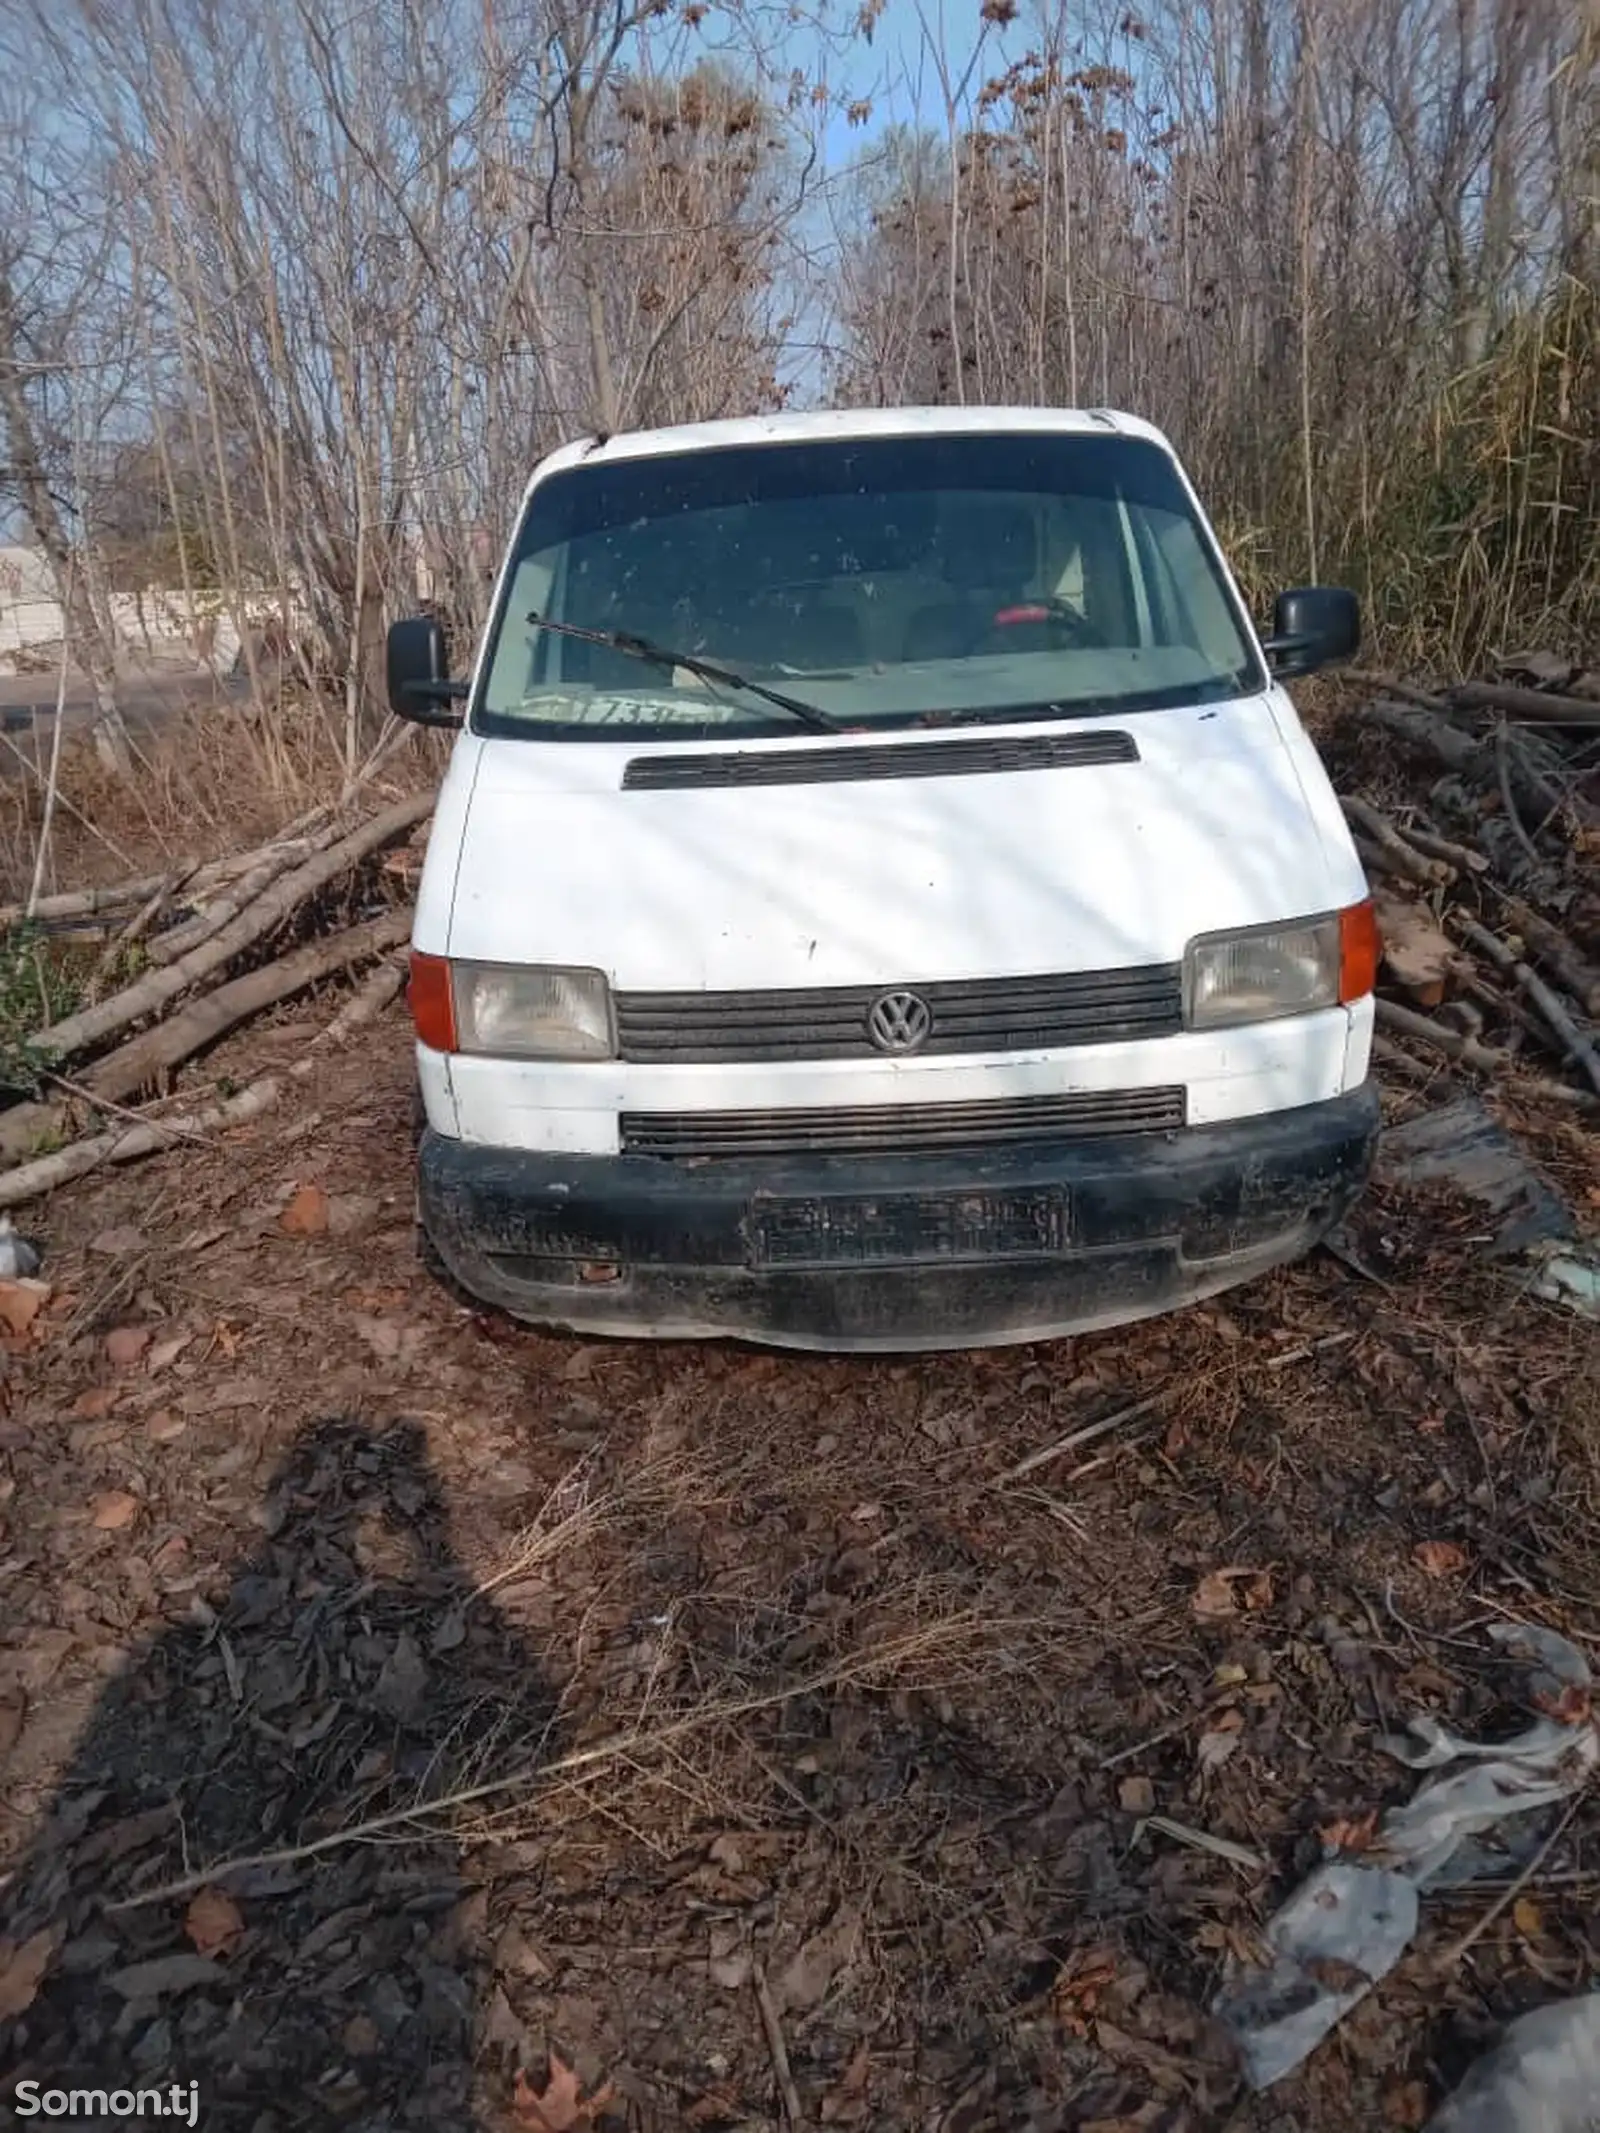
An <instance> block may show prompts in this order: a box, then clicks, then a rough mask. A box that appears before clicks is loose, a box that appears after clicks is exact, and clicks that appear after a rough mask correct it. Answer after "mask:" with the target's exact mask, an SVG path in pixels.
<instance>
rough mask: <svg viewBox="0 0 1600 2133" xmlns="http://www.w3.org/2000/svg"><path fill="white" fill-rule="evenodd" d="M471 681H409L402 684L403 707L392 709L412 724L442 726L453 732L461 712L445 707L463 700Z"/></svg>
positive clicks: (458, 725) (467, 694) (460, 723)
mask: <svg viewBox="0 0 1600 2133" xmlns="http://www.w3.org/2000/svg"><path fill="white" fill-rule="evenodd" d="M471 690H472V684H471V683H470V682H466V681H408V682H404V683H402V685H401V696H402V698H403V701H404V708H403V709H402V708H401V707H400V706H399V705H396V706H395V709H396V710H398V711H399V713H400V716H401V717H402V718H406V719H409V720H410V721H411V723H412V725H414V726H443V727H447V728H448V729H450V730H451V731H452V732H455V731H459V729H460V728H461V726H462V725H463V724H464V723H465V721H464V717H463V714H462V713H461V712H459V711H452V710H450V709H449V708H448V706H450V705H451V704H458V703H464V702H465V701H466V699H467V697H468V696H469V695H470V694H471Z"/></svg>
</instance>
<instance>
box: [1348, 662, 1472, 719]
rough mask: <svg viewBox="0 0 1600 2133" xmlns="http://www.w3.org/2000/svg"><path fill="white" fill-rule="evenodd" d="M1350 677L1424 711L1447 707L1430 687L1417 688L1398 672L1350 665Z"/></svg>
mask: <svg viewBox="0 0 1600 2133" xmlns="http://www.w3.org/2000/svg"><path fill="white" fill-rule="evenodd" d="M1350 679H1351V680H1352V681H1358V682H1360V683H1361V684H1362V685H1363V686H1364V687H1366V688H1369V689H1381V690H1382V691H1383V693H1384V695H1385V696H1398V697H1400V698H1401V699H1402V701H1404V702H1405V703H1408V704H1418V705H1420V706H1421V708H1422V709H1423V710H1424V711H1446V710H1448V709H1449V706H1448V704H1447V703H1446V702H1445V699H1444V698H1443V697H1442V696H1439V695H1437V694H1436V693H1435V692H1434V691H1432V690H1430V689H1419V688H1418V687H1417V685H1416V683H1415V682H1411V681H1402V680H1401V678H1400V676H1399V675H1398V674H1381V673H1378V672H1376V671H1375V670H1374V669H1373V668H1371V667H1352V668H1351V669H1350Z"/></svg>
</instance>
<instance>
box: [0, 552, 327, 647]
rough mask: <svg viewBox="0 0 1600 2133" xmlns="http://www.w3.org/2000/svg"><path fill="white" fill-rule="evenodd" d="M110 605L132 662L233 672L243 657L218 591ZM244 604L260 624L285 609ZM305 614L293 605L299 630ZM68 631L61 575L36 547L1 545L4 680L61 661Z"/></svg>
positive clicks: (164, 593)
mask: <svg viewBox="0 0 1600 2133" xmlns="http://www.w3.org/2000/svg"><path fill="white" fill-rule="evenodd" d="M110 604H111V624H112V628H113V629H114V630H115V631H116V634H117V644H118V649H119V651H120V652H122V653H125V654H126V655H127V657H128V658H129V659H130V660H132V661H135V662H143V663H147V664H155V665H161V666H186V667H195V666H200V667H210V668H211V669H212V670H213V672H215V673H218V674H226V673H228V672H230V671H231V669H232V667H233V664H234V661H235V660H236V659H237V658H238V656H239V631H238V626H237V624H236V623H235V621H234V617H233V615H232V614H231V613H230V612H229V608H228V605H227V604H225V603H224V602H223V600H222V599H221V597H220V595H218V594H217V593H214V592H198V593H195V594H194V595H193V596H192V597H186V596H185V594H184V593H183V591H182V590H181V588H180V589H179V590H177V591H172V590H169V589H166V588H163V587H160V586H150V587H148V588H147V589H146V590H145V591H143V592H138V593H113V594H112V595H111V603H110ZM238 605H240V606H242V608H243V610H244V613H245V615H246V618H247V619H248V620H249V621H250V622H252V623H254V624H258V625H259V624H263V623H265V622H267V621H269V620H272V619H274V618H275V617H277V616H278V615H279V614H280V613H281V611H282V602H281V601H280V600H279V599H277V598H276V597H275V596H274V595H272V594H270V593H249V594H246V595H245V597H244V599H243V600H242V601H241V602H239V603H238ZM298 609H299V603H298V602H295V603H292V611H291V619H292V620H293V621H294V622H295V623H297V624H298V623H302V622H303V621H304V619H305V618H304V617H303V615H302V614H300V613H299V611H298ZM62 627H63V624H62V610H61V602H60V600H59V599H58V598H57V596H56V581H55V573H54V572H53V571H52V570H51V568H50V564H49V562H48V560H47V559H46V557H45V556H44V555H43V554H42V553H41V551H40V550H39V549H37V548H28V547H24V546H21V545H20V544H19V545H15V546H9V547H8V546H0V674H9V673H16V672H18V671H20V670H22V669H23V668H29V669H34V670H37V668H38V667H39V666H40V665H41V664H48V663H53V661H54V660H55V659H56V658H58V657H59V656H60V651H61V636H62Z"/></svg>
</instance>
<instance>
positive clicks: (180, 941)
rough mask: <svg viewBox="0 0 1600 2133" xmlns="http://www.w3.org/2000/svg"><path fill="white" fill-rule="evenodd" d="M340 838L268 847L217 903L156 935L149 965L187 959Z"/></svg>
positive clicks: (328, 835) (326, 834)
mask: <svg viewBox="0 0 1600 2133" xmlns="http://www.w3.org/2000/svg"><path fill="white" fill-rule="evenodd" d="M338 835H339V832H338V830H337V829H336V828H334V829H327V830H324V831H323V833H322V834H321V836H320V837H313V838H311V839H310V840H309V841H307V840H305V839H296V840H295V842H293V843H286V844H277V845H267V846H265V847H264V848H263V850H262V853H261V856H260V858H259V859H257V860H256V862H255V864H254V865H253V866H252V867H251V868H250V869H249V871H248V872H247V873H244V874H241V875H240V876H239V878H238V879H237V880H236V881H235V882H234V883H233V885H232V886H231V887H230V888H228V889H227V890H226V891H225V892H224V893H223V894H222V895H221V896H219V897H218V898H217V899H216V901H215V902H214V903H212V904H208V905H207V906H206V908H205V910H203V911H200V912H197V913H196V914H195V916H194V917H193V918H189V919H185V920H184V922H183V924H182V925H181V926H174V927H173V928H172V929H171V931H170V932H167V933H163V934H161V935H159V936H158V937H157V938H156V939H155V940H153V941H152V942H151V943H150V960H151V962H152V963H158V964H166V963H175V962H177V961H178V959H179V957H180V956H185V955H188V954H189V953H190V952H191V950H193V949H195V948H198V947H199V946H200V945H201V943H202V942H204V941H208V940H210V939H211V938H212V936H213V935H214V934H217V933H220V932H221V931H222V929H223V927H224V926H226V925H229V924H230V923H231V922H232V921H233V920H234V919H236V918H237V917H238V916H239V914H240V912H241V911H243V910H244V908H245V906H246V905H247V904H252V903H254V902H255V900H256V898H257V897H258V896H260V895H262V894H263V893H264V891H266V890H267V889H270V888H271V886H272V884H273V883H274V882H275V881H276V880H277V879H278V876H279V875H280V874H286V873H287V872H288V871H289V869H290V867H292V866H293V865H294V864H295V863H296V861H297V860H303V859H307V858H309V857H310V856H311V855H312V854H313V853H315V852H324V851H326V850H327V849H328V847H329V845H331V844H332V843H334V842H335V840H336V839H337V837H338Z"/></svg>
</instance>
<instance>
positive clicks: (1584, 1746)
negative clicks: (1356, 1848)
mask: <svg viewBox="0 0 1600 2133" xmlns="http://www.w3.org/2000/svg"><path fill="white" fill-rule="evenodd" d="M1487 1634H1488V1635H1489V1636H1490V1637H1491V1638H1492V1639H1493V1640H1494V1641H1495V1642H1496V1643H1497V1644H1498V1645H1500V1646H1501V1648H1502V1649H1503V1650H1504V1651H1505V1652H1506V1653H1507V1655H1508V1656H1510V1657H1512V1658H1515V1659H1519V1660H1522V1661H1524V1662H1525V1663H1527V1664H1528V1666H1529V1667H1530V1669H1531V1672H1530V1676H1529V1678H1528V1681H1527V1684H1526V1698H1527V1701H1528V1703H1529V1705H1530V1707H1531V1708H1532V1709H1533V1710H1535V1711H1536V1712H1537V1713H1538V1714H1539V1715H1538V1717H1537V1718H1536V1719H1535V1721H1534V1723H1533V1724H1532V1725H1531V1726H1529V1727H1528V1728H1527V1729H1526V1730H1525V1731H1524V1732H1522V1733H1519V1734H1517V1735H1516V1736H1515V1737H1514V1738H1513V1739H1511V1740H1505V1741H1496V1742H1493V1743H1484V1742H1479V1741H1471V1740H1466V1739H1464V1738H1462V1737H1461V1736H1460V1735H1458V1734H1455V1733H1452V1732H1451V1731H1450V1730H1449V1728H1448V1727H1446V1726H1443V1725H1441V1724H1440V1723H1439V1722H1438V1721H1437V1720H1435V1719H1433V1718H1430V1717H1422V1718H1416V1719H1413V1720H1412V1721H1411V1722H1410V1724H1409V1726H1408V1728H1407V1733H1406V1735H1405V1736H1404V1737H1400V1738H1391V1739H1389V1740H1386V1741H1385V1742H1384V1746H1385V1748H1386V1749H1387V1750H1388V1751H1389V1753H1390V1754H1392V1755H1393V1756H1395V1758H1396V1759H1397V1760H1398V1761H1400V1762H1403V1763H1405V1764H1406V1765H1408V1767H1410V1768H1411V1769H1413V1770H1421V1771H1426V1772H1428V1773H1430V1775H1429V1776H1428V1777H1427V1778H1426V1779H1425V1781H1424V1782H1423V1784H1422V1785H1420V1786H1419V1787H1418V1789H1417V1791H1416V1792H1415V1793H1414V1794H1413V1795H1412V1797H1411V1798H1410V1799H1409V1800H1407V1801H1406V1802H1405V1803H1404V1804H1403V1805H1402V1806H1399V1807H1396V1808H1391V1809H1390V1811H1389V1812H1388V1813H1387V1814H1386V1815H1385V1816H1384V1817H1383V1820H1382V1821H1381V1822H1380V1823H1379V1825H1378V1830H1377V1834H1376V1836H1375V1838H1374V1841H1373V1845H1372V1848H1371V1850H1370V1851H1368V1852H1366V1853H1363V1854H1362V1855H1361V1856H1360V1857H1359V1858H1352V1857H1350V1856H1348V1855H1346V1854H1343V1853H1339V1852H1337V1851H1335V1852H1331V1853H1330V1856H1329V1857H1328V1859H1327V1860H1325V1861H1324V1863H1323V1865H1322V1866H1320V1867H1319V1868H1318V1869H1317V1871H1316V1872H1315V1873H1314V1874H1312V1875H1311V1876H1310V1878H1309V1879H1308V1880H1307V1881H1305V1882H1303V1883H1302V1884H1301V1886H1300V1887H1299V1888H1298V1889H1297V1890H1296V1891H1295V1893H1294V1895H1293V1896H1291V1897H1290V1899H1289V1901H1288V1902H1287V1903H1286V1904H1284V1905H1283V1906H1282V1908H1281V1909H1280V1910H1278V1911H1277V1912H1276V1913H1275V1914H1274V1915H1273V1917H1272V1918H1271V1919H1270V1920H1269V1921H1268V1924H1267V1927H1266V1934H1265V1938H1266V1943H1267V1948H1268V1951H1269V1961H1268V1962H1267V1963H1265V1964H1261V1965H1255V1966H1240V1967H1239V1968H1237V1969H1236V1970H1235V1971H1234V1972H1233V1974H1232V1975H1231V1976H1230V1977H1229V1978H1228V1980H1227V1982H1226V1983H1225V1985H1224V1987H1223V1990H1222V1992H1221V1994H1220V1995H1219V1997H1218V1999H1217V2001H1216V2004H1215V2012H1216V2014H1217V2015H1218V2017H1219V2018H1220V2020H1221V2021H1222V2022H1223V2023H1224V2025H1225V2026H1226V2027H1227V2028H1228V2029H1229V2031H1230V2032H1231V2033H1232V2035H1233V2038H1234V2041H1235V2043H1236V2044H1237V2046H1238V2049H1239V2054H1240V2058H1241V2061H1242V2063H1243V2067H1244V2073H1245V2078H1246V2080H1247V2081H1248V2082H1249V2083H1250V2086H1251V2087H1252V2088H1255V2089H1263V2088H1267V2087H1269V2086H1270V2085H1271V2084H1272V2083H1273V2082H1274V2081H1279V2080H1281V2079H1282V2078H1283V2076H1284V2075H1285V2074H1287V2073H1289V2072H1291V2071H1292V2070H1293V2069H1294V2068H1295V2067H1296V2066H1298V2065H1299V2064H1300V2062H1301V2061H1302V2060H1303V2059H1304V2058H1305V2057H1306V2056H1307V2054H1308V2053H1309V2052H1311V2051H1313V2050H1314V2049H1315V2048H1316V2046H1317V2045H1318V2044H1319V2043H1320V2042H1321V2041H1322V2039H1323V2038H1324V2037H1325V2036H1326V2035H1327V2034H1328V2032H1329V2030H1331V2029H1332V2028H1333V2027H1334V2025H1335V2024H1336V2023H1337V2022H1338V2021H1339V2020H1340V2019H1341V2017H1342V2016H1343V2015H1345V2014H1346V2013H1348V2011H1349V2010H1350V2009H1351V2008H1352V2007H1353V2006H1355V2004H1356V2002H1357V2001H1358V2000H1360V1999H1361V1998H1362V1997H1363V1996H1364V1995H1365V1994H1366V1993H1367V1992H1368V1991H1369V1990H1370V1989H1371V1987H1372V1986H1373V1985H1375V1984H1376V1983H1377V1981H1378V1980H1379V1979H1380V1978H1381V1977H1384V1976H1386V1975H1387V1973H1388V1972H1389V1971H1390V1970H1392V1969H1393V1968H1394V1966H1395V1964H1396V1963H1397V1962H1398V1961H1399V1960H1400V1958H1401V1956H1402V1955H1403V1954H1404V1953H1405V1951H1406V1948H1407V1947H1408V1946H1409V1944H1410V1942H1411V1940H1412V1938H1413V1937H1414V1935H1415V1933H1416V1930H1417V1920H1418V1899H1419V1896H1420V1893H1421V1892H1422V1891H1423V1890H1425V1889H1427V1888H1428V1887H1430V1886H1432V1885H1439V1886H1444V1885H1446V1884H1447V1883H1448V1884H1450V1885H1459V1884H1460V1883H1461V1881H1463V1880H1469V1879H1472V1878H1475V1877H1476V1876H1477V1875H1481V1874H1482V1873H1484V1872H1487V1871H1493V1870H1494V1869H1495V1867H1496V1866H1497V1864H1498V1862H1497V1861H1496V1860H1495V1859H1494V1858H1493V1856H1492V1855H1490V1854H1489V1853H1487V1852H1484V1851H1482V1850H1480V1849H1479V1848H1478V1846H1477V1841H1476V1840H1477V1839H1479V1838H1480V1837H1482V1836H1484V1835H1485V1834H1486V1833H1487V1832H1489V1831H1492V1830H1496V1829H1498V1827H1499V1825H1500V1824H1501V1823H1503V1822H1505V1821H1507V1820H1508V1819H1511V1818H1513V1817H1516V1816H1522V1815H1530V1814H1533V1813H1535V1812H1536V1811H1538V1810H1539V1809H1548V1808H1552V1807H1556V1806H1559V1805H1560V1804H1562V1803H1563V1802H1565V1801H1566V1800H1568V1799H1570V1798H1571V1796H1572V1794H1573V1793H1574V1792H1575V1791H1576V1790H1577V1789H1578V1788H1579V1787H1580V1786H1581V1785H1582V1784H1583V1783H1584V1782H1585V1781H1586V1779H1587V1778H1588V1776H1589V1774H1590V1772H1591V1771H1592V1770H1593V1769H1594V1767H1595V1764H1596V1762H1597V1761H1600V1734H1597V1732H1596V1728H1595V1723H1594V1718H1593V1715H1592V1711H1591V1704H1590V1679H1589V1668H1588V1664H1587V1662H1586V1661H1585V1659H1584V1657H1583V1654H1582V1653H1581V1652H1580V1651H1579V1650H1578V1649H1577V1647H1576V1646H1575V1645H1572V1644H1570V1643H1568V1641H1567V1639H1566V1638H1565V1637H1561V1636H1558V1635H1557V1634H1556V1633H1555V1631H1553V1630H1549V1629H1544V1628H1541V1627H1538V1626H1534V1625H1525V1624H1521V1623H1496V1624H1494V1625H1493V1626H1492V1627H1491V1628H1490V1629H1489V1630H1488V1632H1487ZM1534 2123H1537V2122H1534ZM1557 2123H1558V2122H1554V2121H1553V2122H1552V2133H1554V2127H1555V2125H1556V2124H1557ZM1540 2133H1543V2128H1542V2126H1541V2127H1540Z"/></svg>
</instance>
